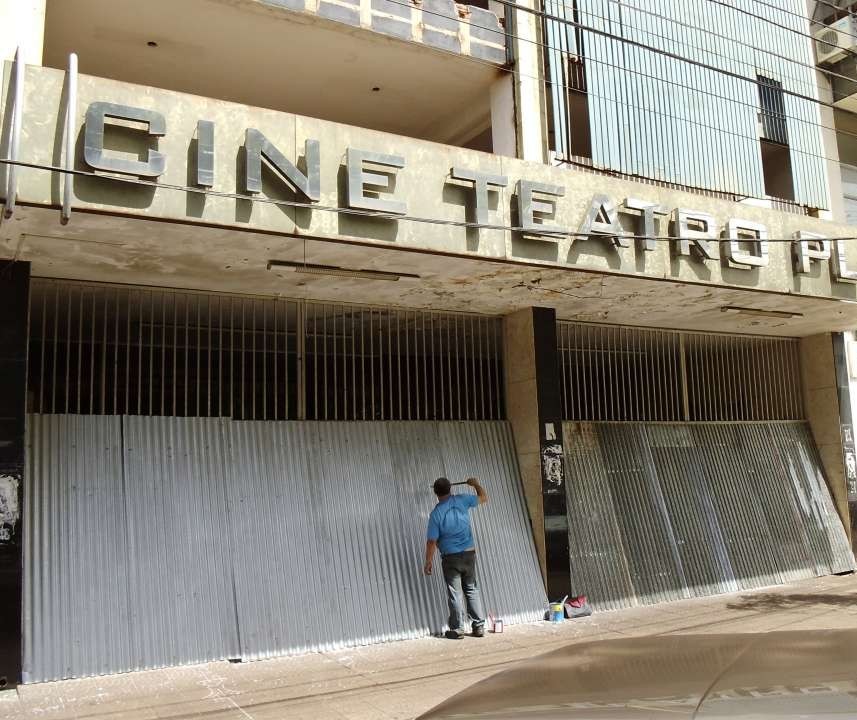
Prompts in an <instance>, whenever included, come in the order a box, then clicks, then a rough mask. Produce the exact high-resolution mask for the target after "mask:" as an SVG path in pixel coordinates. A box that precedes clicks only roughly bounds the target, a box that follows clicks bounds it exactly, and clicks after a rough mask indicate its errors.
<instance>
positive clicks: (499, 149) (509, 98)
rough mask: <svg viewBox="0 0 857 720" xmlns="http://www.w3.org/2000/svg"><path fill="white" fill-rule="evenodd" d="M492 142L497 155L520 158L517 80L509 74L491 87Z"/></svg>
mask: <svg viewBox="0 0 857 720" xmlns="http://www.w3.org/2000/svg"><path fill="white" fill-rule="evenodd" d="M491 141H492V144H493V148H492V149H493V150H494V154H495V155H505V156H506V157H518V147H517V127H516V124H515V79H514V77H512V75H510V74H508V73H504V74H503V75H501V76H500V77H498V78H497V79H496V80H495V81H494V82H493V83H492V85H491Z"/></svg>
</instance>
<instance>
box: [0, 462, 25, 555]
mask: <svg viewBox="0 0 857 720" xmlns="http://www.w3.org/2000/svg"><path fill="white" fill-rule="evenodd" d="M18 485H19V481H18V478H15V477H12V476H11V475H0V545H4V544H6V543H11V542H12V540H13V539H14V537H15V528H16V527H17V525H18V520H19V519H20V518H21V512H20V509H19V506H18Z"/></svg>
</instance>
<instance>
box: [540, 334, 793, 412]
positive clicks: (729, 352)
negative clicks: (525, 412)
mask: <svg viewBox="0 0 857 720" xmlns="http://www.w3.org/2000/svg"><path fill="white" fill-rule="evenodd" d="M557 334H558V341H559V362H560V367H561V369H562V377H561V383H562V388H561V390H562V398H563V413H564V417H565V419H566V420H590V421H632V422H643V421H700V422H701V421H745V420H753V421H758V420H801V419H803V418H804V408H803V400H802V394H801V383H800V359H799V346H798V340H796V339H793V338H767V337H764V338H763V337H751V336H736V335H711V334H703V333H683V332H677V331H671V330H648V329H638V328H626V327H616V326H602V325H588V324H582V323H571V322H562V323H560V324H559V327H558V333H557Z"/></svg>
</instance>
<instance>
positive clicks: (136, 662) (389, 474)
mask: <svg viewBox="0 0 857 720" xmlns="http://www.w3.org/2000/svg"><path fill="white" fill-rule="evenodd" d="M29 448H30V450H29V453H30V455H29V463H28V474H27V479H26V483H27V487H26V491H25V502H26V507H25V512H26V517H27V528H28V535H27V539H26V546H25V659H24V663H25V679H26V681H28V682H35V681H44V680H54V679H61V678H69V677H81V676H85V675H97V674H104V673H109V672H120V671H127V670H135V669H143V668H153V667H161V666H169V665H175V664H182V663H191V662H202V661H206V660H215V659H220V658H227V657H243V658H246V659H253V658H260V657H266V656H271V655H282V654H286V653H293V652H301V651H306V650H320V649H327V648H332V647H337V646H344V645H354V644H361V643H368V642H378V641H384V640H393V639H400V638H407V637H416V636H420V635H425V634H427V633H428V632H431V631H439V630H440V629H441V628H442V624H443V622H444V620H445V616H446V607H445V600H444V593H443V587H442V580H441V577H440V574H439V573H435V575H433V576H432V577H430V578H425V577H423V575H422V572H421V571H422V561H423V553H424V543H425V541H424V535H425V525H426V522H427V518H428V513H429V512H430V510H431V508H432V507H433V504H434V503H433V495H432V492H431V482H432V480H433V479H434V478H435V477H437V476H438V475H442V474H446V475H449V476H450V477H453V478H458V477H461V476H467V475H471V474H473V475H476V476H479V477H482V478H484V480H485V484H486V488H487V489H488V492H489V493H490V496H491V500H490V502H489V504H488V505H486V506H485V507H484V508H480V509H478V510H477V511H476V512H475V513H474V529H475V532H476V536H477V542H478V543H479V545H480V547H481V548H482V552H481V553H480V564H481V580H482V587H483V593H484V597H485V601H486V605H487V606H488V608H489V609H490V610H493V611H495V612H497V613H500V614H502V616H503V617H504V619H505V620H506V621H507V622H519V621H526V620H535V619H538V618H540V617H541V616H542V612H543V609H544V602H545V596H544V588H543V585H542V580H541V575H540V572H539V569H538V563H537V560H536V555H535V549H534V546H533V540H532V533H531V531H530V527H529V520H528V519H527V514H526V509H525V506H524V499H523V494H522V490H521V486H520V477H519V475H518V470H517V462H516V460H515V456H514V446H513V443H512V438H511V431H510V429H509V427H508V425H507V424H506V423H502V422H469V423H450V422H447V423H438V422H389V423H381V422H375V423H368V422H367V423H363V422H350V423H346V422H328V423H321V422H289V423H275V422H262V421H257V422H231V421H228V420H220V419H206V418H163V417H142V416H134V417H128V416H125V417H118V416H76V415H33V416H30V418H29Z"/></svg>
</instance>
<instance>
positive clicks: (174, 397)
mask: <svg viewBox="0 0 857 720" xmlns="http://www.w3.org/2000/svg"><path fill="white" fill-rule="evenodd" d="M501 336H502V327H501V321H500V320H499V319H498V318H492V317H484V316H476V315H467V314H453V313H439V312H422V311H413V310H399V309H395V308H386V307H369V306H357V305H346V304H341V303H338V304H333V303H316V302H306V301H301V300H284V299H273V298H262V297H248V296H234V295H226V294H205V293H198V292H192V291H184V290H165V289H159V288H140V287H128V286H112V285H103V284H98V285H94V284H85V283H78V282H69V281H56V280H43V279H35V280H34V281H33V283H32V290H31V300H30V367H29V378H30V379H29V405H30V409H31V411H32V412H36V413H74V414H98V415H105V414H112V415H165V416H180V417H231V418H234V419H238V420H291V419H308V420H499V419H503V416H504V398H503V391H502V387H503V383H502V377H503V369H502V359H501V358H502V352H501Z"/></svg>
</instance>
